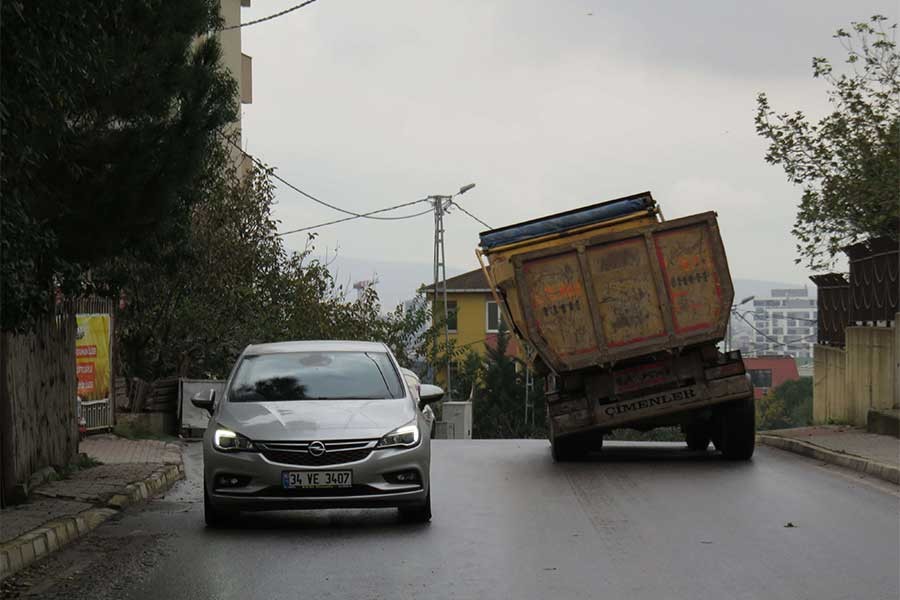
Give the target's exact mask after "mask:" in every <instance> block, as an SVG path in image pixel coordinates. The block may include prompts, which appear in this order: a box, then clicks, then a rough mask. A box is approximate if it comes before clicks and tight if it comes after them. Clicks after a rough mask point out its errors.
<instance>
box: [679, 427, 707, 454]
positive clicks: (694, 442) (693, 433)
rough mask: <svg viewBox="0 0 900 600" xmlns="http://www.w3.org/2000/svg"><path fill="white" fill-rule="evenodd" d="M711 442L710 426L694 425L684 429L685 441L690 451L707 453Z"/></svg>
mask: <svg viewBox="0 0 900 600" xmlns="http://www.w3.org/2000/svg"><path fill="white" fill-rule="evenodd" d="M709 440H710V435H709V425H707V424H706V423H693V424H691V425H688V426H687V427H685V429H684V441H685V442H686V443H687V447H688V449H690V450H697V451H701V450H702V451H705V450H706V449H707V448H708V447H709Z"/></svg>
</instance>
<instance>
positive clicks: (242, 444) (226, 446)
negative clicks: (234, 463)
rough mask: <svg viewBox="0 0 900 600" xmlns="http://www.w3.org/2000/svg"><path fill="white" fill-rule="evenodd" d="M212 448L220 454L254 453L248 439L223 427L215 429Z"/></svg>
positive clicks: (254, 450) (253, 448) (251, 443)
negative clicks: (220, 452)
mask: <svg viewBox="0 0 900 600" xmlns="http://www.w3.org/2000/svg"><path fill="white" fill-rule="evenodd" d="M213 446H215V448H216V450H221V451H222V452H241V451H244V452H256V448H255V447H254V446H253V442H251V441H250V439H249V438H247V437H245V436H243V435H241V434H239V433H235V432H234V431H231V430H230V429H225V428H224V427H217V428H216V432H215V434H213Z"/></svg>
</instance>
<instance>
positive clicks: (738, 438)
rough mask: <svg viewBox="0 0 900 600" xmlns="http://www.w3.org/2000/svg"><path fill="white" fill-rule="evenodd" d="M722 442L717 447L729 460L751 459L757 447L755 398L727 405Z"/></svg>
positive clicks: (724, 412) (721, 433)
mask: <svg viewBox="0 0 900 600" xmlns="http://www.w3.org/2000/svg"><path fill="white" fill-rule="evenodd" d="M719 435H720V436H721V440H720V443H717V444H716V448H718V449H719V451H721V452H722V456H724V457H725V458H727V459H728V460H750V457H752V456H753V450H754V449H755V447H756V405H755V402H754V400H753V398H747V399H745V400H738V401H736V402H734V403H732V404H730V405H729V406H727V407H725V409H724V411H723V413H722V418H721V428H720V431H719Z"/></svg>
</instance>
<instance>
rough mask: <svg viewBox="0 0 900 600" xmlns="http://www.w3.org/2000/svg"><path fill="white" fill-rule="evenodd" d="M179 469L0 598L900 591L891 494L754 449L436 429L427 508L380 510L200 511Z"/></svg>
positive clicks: (898, 507) (874, 594)
mask: <svg viewBox="0 0 900 600" xmlns="http://www.w3.org/2000/svg"><path fill="white" fill-rule="evenodd" d="M186 464H187V467H188V472H189V477H190V478H189V480H188V481H185V482H183V483H180V484H179V485H178V486H176V488H173V490H172V491H170V492H169V494H168V495H167V496H166V497H165V498H163V499H160V500H157V501H155V502H153V503H151V504H148V505H146V506H145V507H143V508H140V509H133V510H130V511H127V512H126V513H125V514H124V515H122V516H121V517H119V518H117V519H115V520H113V521H110V522H108V523H107V524H105V525H103V526H102V527H100V528H99V529H98V530H97V531H95V532H94V533H93V534H91V535H90V536H88V537H87V538H85V539H83V540H81V541H80V542H78V543H76V544H73V545H72V546H70V547H68V548H67V549H66V550H64V551H63V552H60V553H58V554H56V555H55V556H53V557H51V558H49V559H48V560H46V561H44V562H43V563H40V565H38V567H36V568H32V569H31V570H29V571H26V572H25V573H24V574H23V575H22V576H17V577H16V578H14V579H13V580H12V581H11V582H9V583H8V584H7V585H5V590H4V591H5V595H4V597H9V598H14V597H40V598H46V599H52V598H66V599H73V598H91V599H102V598H116V599H140V600H150V599H153V600H160V599H167V600H168V599H181V598H184V599H188V600H204V599H231V598H235V599H241V600H247V599H255V598H265V599H281V598H285V599H299V598H304V599H305V598H315V599H316V600H325V599H330V598H335V599H350V598H365V599H376V598H384V599H397V598H466V599H469V598H491V599H494V598H510V599H516V600H520V599H530V598H535V599H549V598H554V599H569V598H610V599H620V598H622V599H625V598H627V599H645V598H646V599H652V598H660V599H673V598H685V599H692V600H694V599H715V600H721V599H734V598H740V599H746V598H761V599H762V598H764V599H767V600H772V599H779V598H785V599H788V598H789V599H791V600H796V599H803V598H809V599H815V600H830V599H838V598H847V599H854V600H855V599H867V600H875V599H881V598H883V599H886V600H897V598H898V597H900V582H898V578H900V574H898V573H900V569H898V565H900V500H898V499H900V493H898V488H897V487H896V486H891V485H888V484H885V483H882V482H878V481H877V480H872V479H867V478H865V477H861V476H860V475H859V474H856V473H852V472H847V471H842V470H840V469H838V468H834V467H826V466H823V465H821V464H819V463H817V462H815V461H811V460H809V459H805V458H802V457H798V456H795V455H792V454H788V453H785V452H782V451H780V450H775V449H768V448H759V449H758V450H757V454H756V456H755V457H754V459H753V461H752V462H749V463H743V464H740V463H739V464H735V463H728V462H725V461H723V460H722V459H720V458H719V457H717V456H716V455H715V454H713V453H691V452H688V451H686V450H684V449H683V447H682V446H681V445H680V444H625V443H622V444H615V445H609V446H608V447H607V448H605V449H604V451H603V454H602V456H597V457H595V458H594V459H593V460H591V461H589V462H582V463H570V464H564V465H555V464H553V463H552V461H551V460H550V452H549V447H548V445H547V443H546V442H542V441H440V442H435V444H434V457H433V464H432V472H433V492H432V497H433V498H432V499H433V503H434V515H435V516H434V520H433V521H432V523H431V524H430V525H411V524H404V523H400V522H399V521H398V519H397V517H396V514H395V512H394V511H392V510H377V511H355V510H354V511H325V512H300V513H267V514H256V515H245V517H243V518H242V523H241V524H240V526H238V527H237V528H234V529H229V530H224V531H216V530H207V529H205V528H204V526H203V523H202V505H201V496H200V493H201V491H200V487H199V476H200V471H199V468H200V461H199V447H198V446H197V445H194V446H192V447H191V448H190V450H189V453H188V458H187V463H186Z"/></svg>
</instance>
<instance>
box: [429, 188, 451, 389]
mask: <svg viewBox="0 0 900 600" xmlns="http://www.w3.org/2000/svg"><path fill="white" fill-rule="evenodd" d="M451 198H452V196H429V199H430V200H431V204H432V206H434V301H433V302H432V303H431V307H432V313H431V319H432V324H433V325H435V324H437V312H436V311H435V310H434V309H436V308H437V303H438V292H439V290H438V283H441V286H442V289H441V290H440V293H441V303H442V304H443V313H444V344H445V346H444V351H445V352H448V351H449V350H450V325H449V322H448V319H449V317H450V312H449V307H448V305H447V257H446V254H445V253H444V212H445V211H446V209H447V207H448V206H449V205H450V199H451ZM445 203H446V204H445ZM452 390H453V388H452V387H451V382H450V356H449V355H448V356H447V398H449V399H450V400H452V399H453V392H452Z"/></svg>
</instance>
